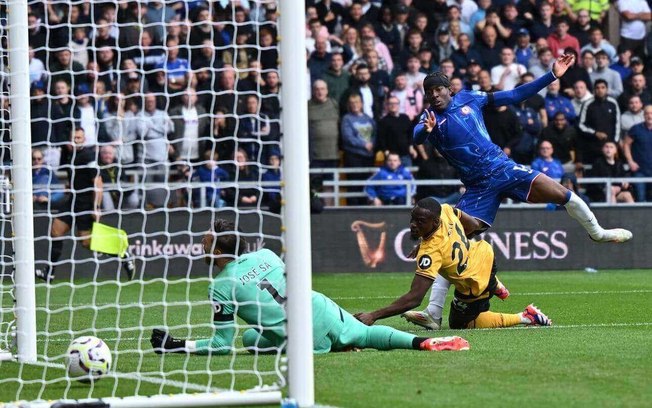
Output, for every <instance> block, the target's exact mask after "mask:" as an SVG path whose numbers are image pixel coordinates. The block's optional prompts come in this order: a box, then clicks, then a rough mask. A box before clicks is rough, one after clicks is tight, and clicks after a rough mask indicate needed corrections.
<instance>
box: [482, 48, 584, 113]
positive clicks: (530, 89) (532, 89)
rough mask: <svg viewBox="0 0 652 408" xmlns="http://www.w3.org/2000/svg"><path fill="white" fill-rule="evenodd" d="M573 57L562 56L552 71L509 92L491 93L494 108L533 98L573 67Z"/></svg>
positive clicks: (554, 64) (568, 55)
mask: <svg viewBox="0 0 652 408" xmlns="http://www.w3.org/2000/svg"><path fill="white" fill-rule="evenodd" d="M574 59H575V57H574V56H573V55H570V54H564V55H562V56H561V57H559V58H557V60H556V61H555V62H554V63H553V65H552V71H550V72H548V73H547V74H545V75H544V76H542V77H539V78H537V79H535V80H534V81H532V82H530V83H527V84H525V85H521V86H519V87H516V88H514V89H512V90H511V91H500V92H494V93H493V103H494V105H496V106H503V105H513V104H515V103H520V102H523V101H524V100H526V99H527V98H529V97H531V96H534V95H535V94H536V93H537V92H539V91H540V90H542V89H543V88H545V87H547V86H548V85H550V84H551V83H552V82H554V80H555V79H557V78H560V77H561V76H563V75H564V74H565V73H566V71H568V68H570V67H571V66H572V65H573V61H574Z"/></svg>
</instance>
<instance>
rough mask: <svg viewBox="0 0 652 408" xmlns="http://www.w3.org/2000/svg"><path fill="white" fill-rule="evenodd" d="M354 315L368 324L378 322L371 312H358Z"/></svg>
mask: <svg viewBox="0 0 652 408" xmlns="http://www.w3.org/2000/svg"><path fill="white" fill-rule="evenodd" d="M353 316H354V317H355V318H356V319H358V320H360V321H361V322H362V323H364V324H366V325H367V326H372V325H373V324H374V323H375V322H376V319H374V318H373V316H372V315H371V313H356V314H354V315H353Z"/></svg>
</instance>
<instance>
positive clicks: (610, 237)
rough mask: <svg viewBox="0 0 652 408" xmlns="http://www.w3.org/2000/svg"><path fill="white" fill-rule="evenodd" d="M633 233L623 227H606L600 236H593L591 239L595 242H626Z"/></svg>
mask: <svg viewBox="0 0 652 408" xmlns="http://www.w3.org/2000/svg"><path fill="white" fill-rule="evenodd" d="M632 237H633V234H632V232H631V231H629V230H626V229H623V228H614V229H608V230H604V233H603V234H602V236H601V237H600V238H597V239H595V238H593V237H591V239H592V240H594V241H596V242H617V243H621V242H627V241H629V240H630V239H632Z"/></svg>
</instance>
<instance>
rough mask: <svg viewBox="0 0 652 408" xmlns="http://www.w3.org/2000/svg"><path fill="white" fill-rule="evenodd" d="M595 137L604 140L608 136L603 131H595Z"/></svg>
mask: <svg viewBox="0 0 652 408" xmlns="http://www.w3.org/2000/svg"><path fill="white" fill-rule="evenodd" d="M595 137H597V138H598V139H600V140H605V139H607V137H609V136H607V134H606V133H604V132H595Z"/></svg>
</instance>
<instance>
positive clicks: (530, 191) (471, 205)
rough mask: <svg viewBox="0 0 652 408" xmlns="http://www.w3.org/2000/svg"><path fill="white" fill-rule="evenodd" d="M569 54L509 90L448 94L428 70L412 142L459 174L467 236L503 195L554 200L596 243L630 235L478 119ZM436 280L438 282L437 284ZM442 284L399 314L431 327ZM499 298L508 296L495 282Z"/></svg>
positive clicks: (546, 80) (528, 90)
mask: <svg viewBox="0 0 652 408" xmlns="http://www.w3.org/2000/svg"><path fill="white" fill-rule="evenodd" d="M573 59H574V57H573V56H572V55H563V56H561V57H559V58H558V59H557V60H556V61H555V62H554V64H553V67H552V71H550V72H548V73H547V74H545V75H543V76H542V77H539V78H537V79H536V80H534V81H532V82H530V83H527V84H524V85H521V86H519V87H517V88H515V89H513V90H511V91H500V92H480V91H460V92H459V93H457V94H453V92H452V90H451V88H450V81H449V79H448V77H446V75H444V74H443V73H441V72H435V73H432V74H429V75H428V76H427V77H426V78H425V79H424V81H423V87H424V92H425V95H426V98H427V99H428V102H429V103H430V108H428V109H426V111H425V112H424V113H423V115H422V116H421V119H420V121H419V123H418V124H417V126H416V127H415V128H414V143H416V144H422V143H424V142H426V141H429V142H430V143H431V144H432V145H433V146H434V147H435V148H436V149H437V150H438V151H439V153H441V155H442V156H444V157H445V158H446V160H447V161H448V163H449V164H450V165H451V166H453V167H454V168H455V169H457V171H458V172H459V173H460V175H461V177H460V178H461V180H462V182H463V183H464V185H465V187H466V192H465V193H464V194H463V195H462V197H461V198H460V201H459V202H458V203H457V206H456V207H457V208H459V209H460V210H462V211H463V212H465V213H466V214H469V215H470V216H471V217H472V223H469V224H470V225H465V233H466V234H467V236H473V235H476V234H478V233H481V232H483V231H485V230H487V229H488V228H490V227H491V224H492V223H493V222H494V219H495V217H496V212H497V211H498V207H499V206H500V203H501V201H502V200H503V199H504V198H511V199H514V200H517V201H521V202H528V203H554V204H557V205H563V206H564V207H566V210H567V211H568V214H569V215H570V216H571V217H573V218H574V219H576V220H577V221H578V222H579V223H580V224H581V225H582V227H584V229H585V230H586V231H587V232H588V234H589V236H590V237H591V239H593V240H594V241H597V242H625V241H628V240H630V239H631V238H632V233H631V232H630V231H628V230H625V229H622V228H615V229H604V228H602V227H601V226H600V224H599V223H598V221H597V219H596V218H595V215H594V214H593V213H592V212H591V210H590V209H589V207H588V206H587V205H586V203H585V202H584V201H583V200H582V199H581V198H579V197H578V196H577V194H575V193H573V192H572V191H570V190H568V189H567V188H566V187H564V186H562V185H561V184H559V183H557V182H556V181H554V180H553V179H551V178H550V177H548V176H546V175H545V174H543V173H541V172H539V171H536V170H532V169H529V168H527V167H525V166H522V165H520V164H517V163H516V162H514V161H513V160H511V159H510V158H509V157H507V155H506V154H505V153H504V152H503V151H502V149H501V148H500V147H498V146H497V145H496V144H494V143H493V142H492V141H491V138H490V136H489V133H488V132H487V128H486V127H485V125H484V119H483V117H482V108H483V107H484V106H485V105H493V106H503V105H512V104H517V103H520V102H522V101H524V100H526V99H527V98H529V97H531V96H534V95H535V94H536V93H537V92H539V91H540V90H541V89H543V88H545V87H546V86H548V85H549V84H550V83H551V82H553V81H555V80H556V79H557V78H559V77H561V76H563V75H564V74H565V73H566V71H567V70H568V68H569V67H570V66H572V64H573ZM438 281H439V282H438ZM448 286H449V284H447V282H445V281H444V280H443V279H437V280H435V283H434V284H433V289H432V293H431V304H430V305H429V306H428V309H427V310H426V311H424V312H409V313H407V314H405V315H404V317H405V318H406V319H407V320H409V321H411V322H413V323H415V324H419V325H421V326H424V327H427V328H432V329H436V328H439V323H438V322H440V321H441V308H442V306H443V302H444V298H445V296H446V292H447V291H448ZM499 290H501V294H499V297H500V298H505V297H507V296H508V292H507V291H506V289H505V288H504V287H503V286H502V285H499Z"/></svg>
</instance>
